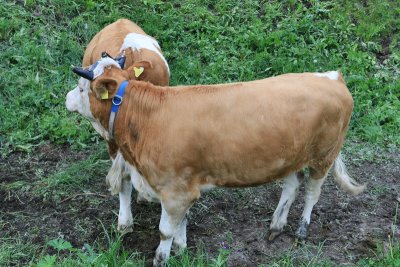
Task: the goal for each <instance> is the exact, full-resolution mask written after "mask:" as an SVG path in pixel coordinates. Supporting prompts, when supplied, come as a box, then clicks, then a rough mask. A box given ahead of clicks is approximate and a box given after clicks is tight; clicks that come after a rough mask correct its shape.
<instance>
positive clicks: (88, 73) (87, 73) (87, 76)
mask: <svg viewBox="0 0 400 267" xmlns="http://www.w3.org/2000/svg"><path fill="white" fill-rule="evenodd" d="M72 71H73V72H75V73H76V74H78V75H79V76H81V77H83V78H85V79H88V80H90V81H93V76H94V73H93V71H92V70H85V69H82V68H80V67H73V68H72Z"/></svg>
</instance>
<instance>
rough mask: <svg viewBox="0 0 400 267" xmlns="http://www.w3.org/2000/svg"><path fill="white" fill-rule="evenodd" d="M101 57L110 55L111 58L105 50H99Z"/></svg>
mask: <svg viewBox="0 0 400 267" xmlns="http://www.w3.org/2000/svg"><path fill="white" fill-rule="evenodd" d="M101 57H102V58H105V57H110V58H112V56H110V54H109V53H107V52H106V51H103V52H101Z"/></svg>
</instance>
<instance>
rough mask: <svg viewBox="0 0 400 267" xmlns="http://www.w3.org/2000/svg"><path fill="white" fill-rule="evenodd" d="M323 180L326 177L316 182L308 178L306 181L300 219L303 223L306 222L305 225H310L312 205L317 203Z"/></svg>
mask: <svg viewBox="0 0 400 267" xmlns="http://www.w3.org/2000/svg"><path fill="white" fill-rule="evenodd" d="M325 178H326V176H325V177H323V178H321V179H318V180H316V179H313V178H311V177H310V178H308V179H307V180H306V186H305V187H306V193H305V196H304V199H305V204H304V210H303V214H302V216H301V217H302V220H303V221H306V222H307V224H310V220H311V212H312V210H313V207H314V205H315V204H316V203H317V202H318V199H319V196H320V194H321V186H322V184H323V183H324V181H325Z"/></svg>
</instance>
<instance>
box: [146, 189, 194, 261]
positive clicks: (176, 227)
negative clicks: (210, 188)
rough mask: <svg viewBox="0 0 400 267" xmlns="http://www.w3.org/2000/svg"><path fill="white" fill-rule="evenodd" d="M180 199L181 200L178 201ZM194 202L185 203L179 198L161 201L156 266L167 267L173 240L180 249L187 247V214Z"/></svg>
mask: <svg viewBox="0 0 400 267" xmlns="http://www.w3.org/2000/svg"><path fill="white" fill-rule="evenodd" d="M178 199H180V200H178ZM191 203H192V201H185V200H183V199H182V198H179V196H175V199H171V200H166V201H163V200H162V201H161V208H162V211H161V220H160V227H159V229H160V239H161V240H160V244H159V245H158V248H157V250H156V255H155V257H154V260H153V265H154V266H165V265H166V261H167V259H168V258H169V255H170V253H171V247H172V242H173V239H174V238H176V241H175V244H176V245H177V246H178V247H179V248H185V247H186V218H185V214H186V212H187V210H188V209H189V207H190V205H191Z"/></svg>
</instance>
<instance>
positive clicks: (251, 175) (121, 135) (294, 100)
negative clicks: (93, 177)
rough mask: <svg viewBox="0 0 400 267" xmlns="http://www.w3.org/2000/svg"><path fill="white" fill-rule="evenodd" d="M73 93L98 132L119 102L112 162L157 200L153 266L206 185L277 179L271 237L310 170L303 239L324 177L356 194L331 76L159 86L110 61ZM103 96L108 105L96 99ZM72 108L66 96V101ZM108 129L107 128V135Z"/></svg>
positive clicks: (335, 79) (349, 105)
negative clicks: (119, 162)
mask: <svg viewBox="0 0 400 267" xmlns="http://www.w3.org/2000/svg"><path fill="white" fill-rule="evenodd" d="M97 68H103V69H102V70H101V72H102V74H101V75H100V76H99V77H98V78H97V79H95V80H93V82H92V83H91V86H90V87H91V88H90V90H87V91H84V92H82V94H84V95H85V97H87V98H88V99H89V100H90V101H89V102H87V103H86V104H82V105H85V108H86V109H87V110H88V111H90V117H91V118H95V119H97V120H98V121H99V122H100V123H101V124H102V125H103V127H104V128H107V127H108V125H109V119H110V110H111V108H112V101H115V99H118V98H119V97H116V98H113V96H114V95H116V93H117V91H118V94H122V93H121V90H122V88H123V87H124V86H125V85H126V84H127V86H126V89H125V93H124V95H123V100H122V103H121V105H120V106H119V111H118V113H117V116H116V118H115V123H114V138H115V142H116V144H117V145H118V147H119V148H120V153H121V157H123V158H124V160H126V161H127V166H128V168H130V170H131V171H132V173H133V174H136V173H137V172H140V174H141V176H140V177H141V179H142V181H141V183H142V184H143V188H146V190H147V191H146V192H147V193H148V194H150V195H153V196H155V197H157V198H158V199H160V201H161V206H162V214H161V220H160V225H159V229H160V232H161V241H160V244H159V246H158V248H157V250H156V255H155V259H154V264H155V265H158V264H160V263H161V262H163V261H164V260H165V259H166V258H168V257H169V254H170V250H171V246H172V244H173V243H174V244H175V245H176V246H177V247H178V248H184V247H186V218H185V215H186V213H187V212H188V210H189V208H190V207H191V206H192V205H193V203H194V202H195V201H196V200H197V199H199V197H200V195H201V192H202V190H205V189H209V188H212V187H214V186H225V187H245V186H256V185H261V184H265V183H269V182H272V181H276V180H279V179H282V180H283V181H284V186H283V191H282V195H281V199H280V201H279V204H278V206H277V208H276V210H275V213H274V215H273V218H272V223H271V226H270V230H271V233H270V238H271V239H273V238H274V237H275V236H276V235H277V234H278V233H280V232H281V231H282V229H283V227H284V226H285V224H286V220H287V215H288V212H289V208H290V206H291V204H292V203H293V201H294V199H295V197H296V192H297V190H298V188H299V186H300V180H299V179H298V177H297V173H298V172H299V171H301V170H302V169H303V168H306V167H307V168H309V170H310V177H308V179H306V180H305V183H306V186H305V188H306V193H305V207H304V211H303V214H302V217H301V219H300V224H299V228H298V230H297V232H296V234H297V235H298V236H299V237H305V236H306V233H307V226H308V225H309V223H310V216H311V211H312V208H313V206H314V205H315V203H316V202H317V201H318V198H319V195H320V192H321V185H322V183H323V182H324V180H325V178H326V176H327V174H328V171H329V170H330V169H333V175H334V178H335V181H336V182H337V183H338V185H339V186H340V187H341V188H342V189H344V190H345V191H347V192H348V193H351V194H358V193H360V192H362V191H363V189H364V187H365V186H364V185H359V184H357V183H356V182H355V181H354V180H353V179H352V178H350V176H349V175H348V174H347V171H346V169H345V166H344V164H343V161H342V158H341V156H340V149H341V147H342V145H343V142H344V139H345V135H346V132H347V129H348V125H349V121H350V117H351V113H352V109H353V99H352V97H351V95H350V92H349V90H348V89H347V87H346V84H345V82H344V80H343V78H342V76H341V74H340V73H339V72H337V71H332V72H327V73H300V74H285V75H280V76H277V77H272V78H267V79H264V80H258V81H251V82H243V83H231V84H218V85H195V86H177V87H158V86H154V85H152V84H150V83H146V82H140V81H139V82H138V81H134V80H130V79H131V76H130V75H131V74H130V72H129V71H125V70H121V69H120V68H119V66H118V64H116V63H115V62H113V60H112V59H104V60H101V61H100V62H99V64H98V65H97ZM105 92H107V94H108V96H109V98H108V99H102V98H101V96H102V95H104V94H105ZM76 101H80V99H79V98H74V97H73V96H72V95H69V94H68V96H67V107H68V109H69V110H70V111H76V110H74V109H71V108H70V107H71V106H72V105H71V104H69V103H72V102H76ZM109 130H110V129H109Z"/></svg>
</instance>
